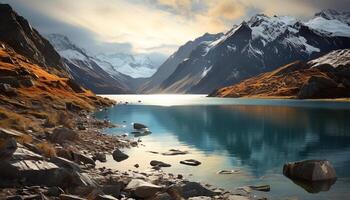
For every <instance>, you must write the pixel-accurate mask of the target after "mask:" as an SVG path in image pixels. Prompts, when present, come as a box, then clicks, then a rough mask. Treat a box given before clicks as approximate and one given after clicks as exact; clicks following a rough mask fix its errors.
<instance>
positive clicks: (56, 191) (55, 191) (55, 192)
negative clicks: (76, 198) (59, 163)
mask: <svg viewBox="0 0 350 200" xmlns="http://www.w3.org/2000/svg"><path fill="white" fill-rule="evenodd" d="M61 194H64V191H63V190H62V189H61V188H60V187H50V188H49V189H48V190H47V192H46V193H45V195H47V196H52V197H58V196H60V195H61Z"/></svg>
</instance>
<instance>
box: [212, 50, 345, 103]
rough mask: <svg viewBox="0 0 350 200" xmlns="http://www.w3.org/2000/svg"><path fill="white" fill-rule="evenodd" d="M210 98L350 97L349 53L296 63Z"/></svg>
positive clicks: (226, 89)
mask: <svg viewBox="0 0 350 200" xmlns="http://www.w3.org/2000/svg"><path fill="white" fill-rule="evenodd" d="M210 96H218V97H254V98H299V99H311V98H341V97H350V50H349V49H345V50H336V51H333V52H330V53H329V54H326V55H324V56H322V57H320V58H317V59H314V60H311V61H309V62H307V63H304V62H301V61H296V62H293V63H290V64H288V65H285V66H283V67H280V68H278V69H276V70H274V71H271V72H267V73H263V74H260V75H258V76H255V77H253V78H249V79H247V80H244V81H242V82H241V83H238V84H235V85H233V86H229V87H224V88H221V89H219V90H217V91H215V92H213V93H212V94H210Z"/></svg>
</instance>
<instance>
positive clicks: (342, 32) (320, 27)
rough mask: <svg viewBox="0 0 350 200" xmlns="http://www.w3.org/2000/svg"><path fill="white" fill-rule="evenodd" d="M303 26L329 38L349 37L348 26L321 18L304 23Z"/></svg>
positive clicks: (349, 30) (349, 29)
mask: <svg viewBox="0 0 350 200" xmlns="http://www.w3.org/2000/svg"><path fill="white" fill-rule="evenodd" d="M305 25H307V26H308V27H310V28H312V29H314V30H317V31H319V32H322V33H325V34H327V35H330V36H340V37H350V26H349V25H347V24H345V23H343V22H341V21H339V20H337V19H332V20H327V19H325V18H323V17H316V18H314V19H311V20H310V21H308V22H306V23H305Z"/></svg>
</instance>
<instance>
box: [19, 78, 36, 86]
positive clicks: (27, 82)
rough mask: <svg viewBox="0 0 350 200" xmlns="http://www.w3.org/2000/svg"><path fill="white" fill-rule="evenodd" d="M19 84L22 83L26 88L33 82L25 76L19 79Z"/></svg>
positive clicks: (32, 84)
mask: <svg viewBox="0 0 350 200" xmlns="http://www.w3.org/2000/svg"><path fill="white" fill-rule="evenodd" d="M20 84H21V85H23V86H24V87H26V88H29V87H33V86H34V85H35V84H34V82H33V81H32V79H30V78H25V79H23V80H21V81H20Z"/></svg>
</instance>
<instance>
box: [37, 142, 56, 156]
mask: <svg viewBox="0 0 350 200" xmlns="http://www.w3.org/2000/svg"><path fill="white" fill-rule="evenodd" d="M36 147H37V148H38V150H39V151H40V152H41V154H43V155H44V156H46V157H49V158H52V157H55V156H57V155H56V150H55V147H54V146H53V145H52V144H51V143H49V142H42V143H38V144H36Z"/></svg>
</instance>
